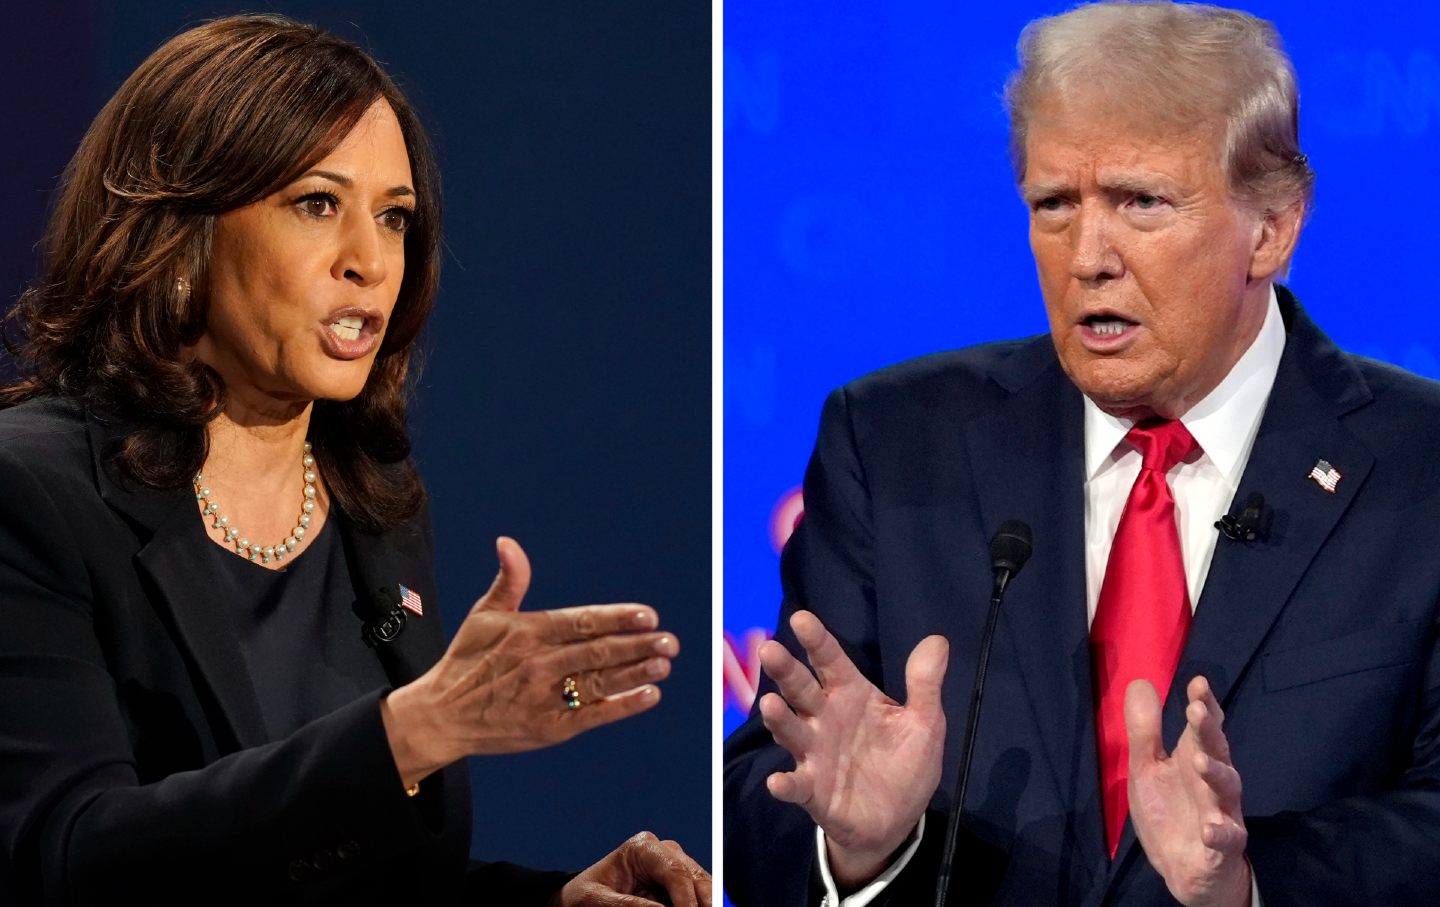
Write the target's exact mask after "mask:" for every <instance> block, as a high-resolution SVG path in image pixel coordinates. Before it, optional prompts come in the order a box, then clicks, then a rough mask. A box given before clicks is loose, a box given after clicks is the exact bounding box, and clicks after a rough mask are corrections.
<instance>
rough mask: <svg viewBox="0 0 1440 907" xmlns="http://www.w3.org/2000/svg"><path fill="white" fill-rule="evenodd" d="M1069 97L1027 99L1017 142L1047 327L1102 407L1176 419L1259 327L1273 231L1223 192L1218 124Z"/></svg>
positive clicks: (1078, 380) (1074, 375)
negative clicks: (1114, 113)
mask: <svg viewBox="0 0 1440 907" xmlns="http://www.w3.org/2000/svg"><path fill="white" fill-rule="evenodd" d="M1080 106H1081V105H1077V104H1071V105H1068V106H1067V105H1062V104H1059V103H1048V104H1043V105H1040V106H1038V107H1037V108H1036V110H1035V111H1033V113H1032V116H1031V117H1030V122H1029V127H1028V132H1027V137H1026V142H1025V151H1026V170H1025V175H1024V179H1023V181H1022V186H1021V188H1022V191H1023V194H1024V196H1025V200H1026V203H1027V204H1028V205H1029V208H1030V247H1031V249H1032V250H1033V252H1034V254H1035V264H1036V267H1037V269H1038V271H1039V276H1040V290H1041V293H1042V294H1043V295H1044V297H1045V308H1046V311H1047V313H1048V315H1049V318H1050V334H1051V338H1052V339H1053V340H1054V343H1055V349H1056V352H1057V353H1058V354H1059V357H1060V362H1061V365H1062V366H1063V367H1064V369H1065V372H1066V373H1067V374H1068V375H1069V376H1070V380H1072V381H1073V382H1074V383H1075V384H1076V385H1077V386H1078V387H1079V388H1080V390H1081V391H1082V392H1083V393H1084V394H1085V395H1086V396H1088V397H1090V398H1091V399H1092V400H1094V401H1095V403H1096V404H1098V405H1099V406H1100V408H1101V409H1103V410H1105V411H1106V412H1109V413H1112V414H1114V415H1117V416H1124V417H1129V418H1145V417H1147V416H1150V415H1152V414H1153V415H1160V416H1164V417H1167V418H1178V417H1179V416H1181V415H1183V414H1184V413H1185V412H1186V410H1188V409H1189V408H1190V407H1191V406H1193V405H1194V404H1195V403H1197V402H1199V400H1201V399H1202V398H1203V397H1204V396H1205V395H1206V394H1208V393H1209V392H1210V391H1211V390H1213V389H1214V388H1215V386H1216V385H1217V384H1219V383H1220V381H1221V380H1222V379H1223V378H1224V377H1225V375H1226V374H1227V373H1229V371H1230V369H1231V367H1232V366H1234V364H1235V362H1236V361H1237V360H1238V359H1239V358H1240V356H1241V354H1243V353H1244V352H1245V350H1246V349H1247V348H1248V347H1249V345H1250V342H1251V341H1252V340H1253V339H1254V338H1255V335H1256V334H1257V333H1258V332H1259V330H1260V325H1261V324H1262V323H1263V321H1264V317H1265V306H1266V305H1267V303H1268V299H1269V278H1270V277H1272V276H1273V274H1274V273H1275V270H1276V269H1277V268H1278V267H1279V261H1276V262H1275V263H1274V264H1273V266H1271V264H1270V258H1269V257H1267V256H1265V255H1261V256H1257V255H1256V250H1257V249H1259V248H1260V247H1261V246H1263V245H1264V244H1265V242H1266V241H1268V239H1269V238H1271V237H1270V232H1271V231H1269V230H1268V229H1266V227H1265V224H1264V222H1263V221H1262V218H1261V217H1260V216H1258V215H1256V214H1255V213H1253V212H1251V211H1249V210H1248V209H1246V208H1244V207H1242V206H1241V205H1240V204H1239V203H1237V202H1236V201H1234V200H1233V199H1232V198H1231V195H1230V192H1229V189H1228V185H1227V182H1226V178H1225V174H1224V172H1223V171H1222V169H1221V165H1220V143H1219V138H1218V137H1219V130H1218V128H1217V129H1216V130H1215V131H1214V132H1209V133H1207V132H1206V131H1199V132H1190V133H1184V132H1179V133H1177V132H1174V131H1171V132H1166V131H1164V130H1162V129H1158V128H1157V129H1154V130H1146V129H1137V128H1135V127H1133V126H1126V125H1117V122H1118V121H1117V120H1116V119H1114V118H1112V117H1106V116H1104V115H1101V114H1099V113H1097V112H1094V111H1080V110H1077V108H1078V107H1080ZM1257 259H1258V260H1257ZM1282 260H1283V259H1282Z"/></svg>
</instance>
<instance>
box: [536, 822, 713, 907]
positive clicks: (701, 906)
mask: <svg viewBox="0 0 1440 907" xmlns="http://www.w3.org/2000/svg"><path fill="white" fill-rule="evenodd" d="M710 898H711V894H710V874H709V873H708V872H706V871H705V870H703V869H701V868H700V865H699V864H698V863H696V862H695V861H694V860H692V859H690V857H689V856H688V855H687V854H686V853H685V851H683V850H681V849H680V845H679V844H677V843H675V842H674V841H661V840H660V839H659V838H657V837H655V836H654V835H652V834H651V833H650V832H648V831H642V832H640V834H638V835H635V836H634V837H633V838H630V839H629V840H627V841H626V842H625V843H624V844H621V845H620V846H619V847H617V848H615V849H614V850H613V851H611V852H610V854H609V855H608V856H606V857H605V858H604V859H602V860H601V861H600V862H598V863H596V864H595V865H594V866H591V867H590V868H589V869H587V870H585V871H584V872H582V873H580V874H579V875H578V876H576V877H575V878H573V879H571V880H570V881H569V882H568V883H566V885H565V887H564V888H562V889H561V890H560V893H559V894H556V895H555V896H554V897H553V898H551V899H550V907H667V905H669V907H711V902H710Z"/></svg>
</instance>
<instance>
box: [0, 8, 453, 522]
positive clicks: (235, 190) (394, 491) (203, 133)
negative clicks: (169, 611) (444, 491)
mask: <svg viewBox="0 0 1440 907" xmlns="http://www.w3.org/2000/svg"><path fill="white" fill-rule="evenodd" d="M382 98H383V99H384V100H386V101H387V102H389V104H390V107H391V108H392V109H393V110H394V111H395V116H396V117H397V118H398V120H399V122H400V129H401V131H402V132H403V134H404V138H405V147H406V150H407V151H408V152H409V155H410V167H411V173H412V176H413V177H414V180H415V186H414V188H415V196H416V198H415V200H416V203H417V208H416V212H415V218H414V220H413V222H412V224H411V226H410V229H409V230H408V231H407V233H406V235H405V276H404V280H403V281H402V283H401V286H400V295H399V299H398V300H397V302H396V304H395V310H394V313H393V314H392V315H391V318H390V321H389V327H388V329H387V331H386V334H385V340H384V343H383V344H382V345H381V347H380V350H379V353H378V355H377V357H376V360H375V363H374V367H373V369H372V370H371V373H370V377H369V380H368V381H367V382H366V384H365V388H364V390H363V391H361V393H360V395H359V396H357V397H356V398H354V399H353V400H347V401H343V402H340V401H328V400H320V401H316V403H315V405H314V410H313V414H312V419H311V427H310V438H311V441H312V443H313V445H314V448H315V455H316V457H317V459H318V460H319V462H320V465H321V467H322V469H323V474H324V476H325V480H326V483H327V485H328V487H329V489H330V492H331V494H332V495H333V497H334V499H335V501H336V503H337V504H338V505H339V506H340V508H341V509H342V510H343V511H344V512H345V514H346V515H347V516H348V517H350V518H351V519H352V520H354V521H355V522H356V523H358V524H359V525H360V526H362V527H363V528H365V529H368V530H371V531H379V530H382V529H385V528H387V527H390V526H393V525H395V524H396V523H398V522H400V521H402V520H404V519H405V518H407V517H409V516H411V515H412V514H414V513H415V512H416V510H417V509H418V508H419V506H420V504H421V503H422V501H423V498H424V491H423V489H422V488H421V485H420V481H419V477H418V476H417V474H416V472H415V468H414V465H413V464H412V463H411V462H410V460H409V454H410V439H409V435H408V433H407V431H406V424H405V409H406V401H407V399H408V388H407V375H408V374H409V373H410V370H411V355H412V344H413V343H414V341H415V339H416V337H417V335H418V334H419V332H420V329H421V327H422V326H423V324H424V322H425V319H426V317H427V316H428V315H429V313H430V309H431V307H432V305H433V304H434V298H435V291H436V286H437V282H438V279H439V253H438V248H439V231H440V204H439V174H438V172H437V169H436V166H435V160H434V156H433V153H432V152H431V149H430V145H429V141H428V139H427V138H426V136H425V133H424V131H423V129H422V128H421V126H420V124H419V121H418V119H417V118H416V116H415V112H414V110H413V108H412V107H411V106H410V104H409V103H408V102H407V101H406V100H405V96H404V95H403V94H401V92H400V90H399V89H398V88H397V87H396V86H395V83H394V82H392V81H391V80H390V77H389V76H387V75H386V74H385V72H384V71H383V70H382V69H381V68H380V66H379V65H378V64H377V63H376V62H375V60H374V59H372V58H371V57H370V56H369V55H368V54H367V53H365V52H364V51H362V50H360V49H359V48H358V47H356V46H354V45H353V44H350V43H349V42H346V41H344V40H341V39H340V38H338V37H336V36H335V35H332V34H329V33H327V32H324V31H321V30H320V29H317V28H314V27H311V26H308V25H303V24H300V23H297V22H294V21H291V20H289V19H286V18H284V17H282V16H273V15H259V16H236V17H232V18H226V19H220V20H217V21H214V22H210V23H207V24H205V25H201V26H199V27H197V28H194V29H191V30H189V31H186V32H184V33H182V34H180V35H178V36H177V37H175V38H173V39H171V40H170V41H168V42H166V43H165V44H164V45H163V46H162V47H160V49H159V50H157V51H155V53H154V54H152V55H151V56H150V58H149V59H148V60H146V61H145V62H144V63H143V64H141V66H140V68H139V69H137V70H136V71H135V73H134V74H133V75H132V76H130V78H129V79H127V80H126V82H125V84H124V85H122V86H121V87H120V90H119V91H118V92H117V93H116V94H115V96H114V97H113V98H111V99H110V102H109V103H108V104H106V105H105V108H104V109H103V110H102V111H100V115H99V116H98V117H96V118H95V122H94V123H93V124H92V125H91V126H90V130H89V132H87V133H86V135H85V138H84V140H83V141H82V142H81V143H80V148H79V150H78V151H76V153H75V157H74V159H72V160H71V161H70V164H69V166H68V167H67V168H66V170H65V174H64V176H63V178H62V181H61V186H60V189H59V192H58V196H57V198H56V200H55V203H54V207H53V209H52V212H51V215H50V223H49V227H48V229H47V230H46V234H45V238H44V240H43V242H42V252H43V263H42V274H43V276H42V278H41V280H40V281H39V282H38V283H36V284H35V285H34V286H32V287H30V288H29V289H27V290H26V291H25V292H24V293H23V294H22V295H21V297H20V299H19V301H18V302H17V303H16V305H15V307H14V308H13V309H12V310H11V312H10V313H9V315H8V316H7V319H6V323H5V328H6V330H5V338H4V339H5V345H6V347H7V348H9V349H10V351H11V353H12V354H13V355H15V357H16V358H17V359H18V360H19V364H20V366H21V369H22V375H23V377H22V378H20V379H19V380H17V381H15V382H14V383H11V384H9V385H6V386H3V387H0V407H4V406H12V405H14V404H16V403H19V402H21V401H23V400H27V399H30V398H32V397H36V396H40V395H47V394H58V395H63V396H67V397H71V398H74V399H78V400H80V401H82V402H84V403H85V404H86V405H88V406H89V407H91V408H92V409H94V410H97V411H101V412H106V413H110V414H113V415H115V416H118V417H120V418H122V419H125V420H127V421H130V422H132V423H133V424H134V425H136V426H137V427H136V428H135V429H134V431H133V432H132V433H131V434H129V436H128V437H127V438H126V439H125V441H124V443H123V445H121V448H120V450H119V451H118V454H117V462H118V465H119V466H120V468H121V469H122V471H123V472H124V473H125V474H126V475H128V476H129V477H130V478H132V479H134V480H136V481H137V482H139V483H141V484H143V485H147V486H150V487H155V488H178V487H182V486H184V485H187V484H188V483H189V482H190V480H191V478H192V477H193V476H194V474H195V473H196V472H197V471H199V469H200V467H201V465H202V464H203V463H204V461H205V457H206V454H207V452H208V445H207V438H206V431H205V426H206V424H207V423H208V422H209V421H210V420H211V419H213V418H215V416H216V415H218V414H219V413H220V412H221V411H222V410H223V409H224V406H225V388H224V385H223V383H222V382H221V379H220V376H219V375H218V374H217V373H216V372H215V371H214V370H213V369H211V368H209V367H208V366H206V365H204V364H202V363H200V362H197V361H195V360H194V359H193V358H190V357H187V356H186V355H185V354H184V349H185V348H186V347H188V346H191V345H193V344H194V343H195V342H196V341H197V340H199V338H200V336H201V334H202V333H203V332H204V330H205V323H206V293H205V287H206V280H205V275H206V266H207V263H208V261H209V258H210V248H211V239H212V236H213V235H214V229H215V220H216V217H217V216H219V215H221V214H224V213H225V212H227V211H232V210H234V209H236V208H240V207H243V206H245V205H248V204H250V203H252V202H255V201H258V200H260V199H262V198H264V197H266V196H268V195H270V194H272V193H274V192H276V191H278V190H279V189H280V188H282V187H283V186H285V185H287V184H288V183H290V182H292V181H294V180H295V179H296V178H298V177H299V176H300V175H301V174H303V173H305V172H306V171H308V170H309V169H310V168H311V167H313V166H314V164H315V163H317V162H318V161H320V160H321V159H322V158H324V157H325V156H326V155H328V154H329V153H330V152H331V151H332V150H334V148H335V147H336V146H337V145H339V144H340V142H341V141H342V140H343V139H344V138H345V136H346V135H348V134H349V132H350V130H351V129H352V128H353V127H354V126H355V124H356V122H357V121H358V120H359V119H360V117H361V115H362V114H364V113H365V111H366V110H367V109H369V107H370V106H371V105H372V104H373V103H374V102H375V101H377V100H378V99H382ZM182 276H183V277H185V278H187V279H188V280H189V282H190V285H191V286H192V287H193V290H192V291H191V292H182V291H181V290H180V289H179V286H178V280H179V278H181V277H182ZM15 328H18V329H19V330H18V336H13V335H12V329H15Z"/></svg>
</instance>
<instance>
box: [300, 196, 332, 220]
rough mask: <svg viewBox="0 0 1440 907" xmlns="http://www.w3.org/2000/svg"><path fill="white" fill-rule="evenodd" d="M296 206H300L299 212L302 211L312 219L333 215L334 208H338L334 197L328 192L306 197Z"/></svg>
mask: <svg viewBox="0 0 1440 907" xmlns="http://www.w3.org/2000/svg"><path fill="white" fill-rule="evenodd" d="M297 204H298V205H299V206H300V210H301V211H304V212H305V213H306V214H309V215H310V216H312V217H329V216H330V215H332V214H334V213H335V210H336V208H338V207H339V204H338V202H337V200H336V198H335V196H333V195H331V194H329V193H328V192H317V193H315V194H313V195H307V196H305V197H304V198H302V199H300V201H299V202H297Z"/></svg>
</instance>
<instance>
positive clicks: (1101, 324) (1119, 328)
mask: <svg viewBox="0 0 1440 907" xmlns="http://www.w3.org/2000/svg"><path fill="white" fill-rule="evenodd" d="M1085 326H1086V327H1087V328H1089V329H1090V331H1091V332H1092V333H1094V334H1097V335H1098V336H1101V337H1119V336H1120V335H1121V334H1123V333H1125V332H1126V331H1127V330H1129V329H1130V328H1132V327H1134V326H1135V322H1133V321H1126V320H1125V319H1124V318H1116V317H1114V316H1110V315H1105V316H1100V317H1095V318H1086V319H1085Z"/></svg>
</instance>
